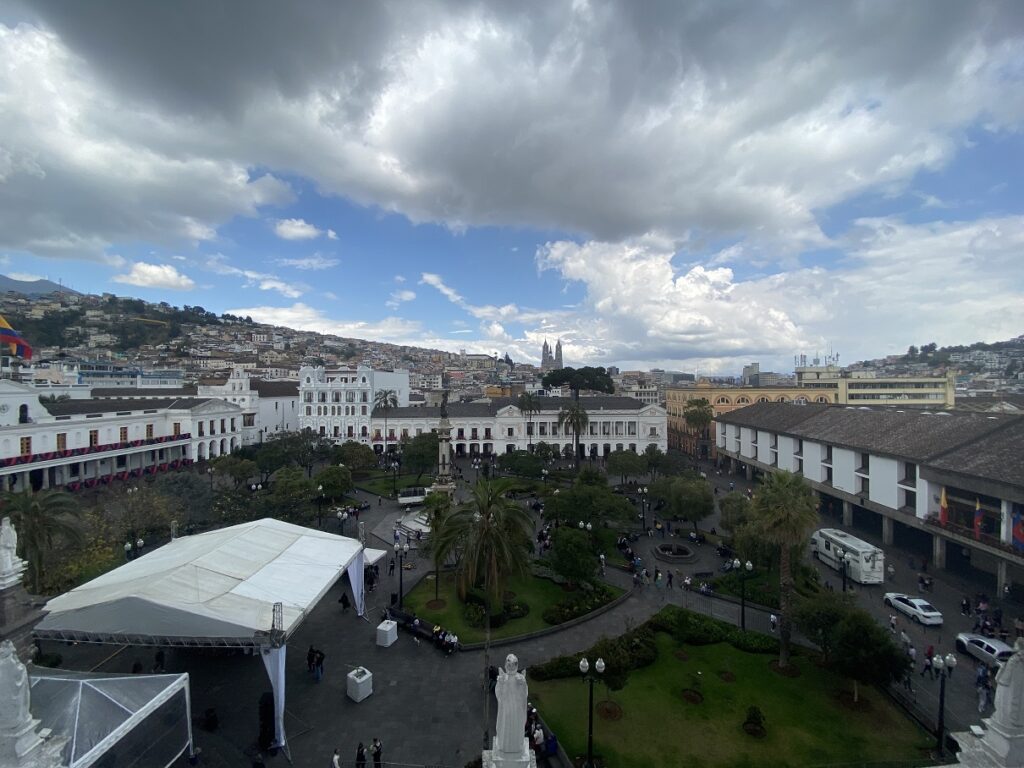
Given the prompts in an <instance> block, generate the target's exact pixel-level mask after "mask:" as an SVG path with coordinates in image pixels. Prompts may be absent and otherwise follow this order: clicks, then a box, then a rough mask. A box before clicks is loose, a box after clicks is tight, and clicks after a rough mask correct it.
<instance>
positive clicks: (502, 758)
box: [482, 736, 537, 768]
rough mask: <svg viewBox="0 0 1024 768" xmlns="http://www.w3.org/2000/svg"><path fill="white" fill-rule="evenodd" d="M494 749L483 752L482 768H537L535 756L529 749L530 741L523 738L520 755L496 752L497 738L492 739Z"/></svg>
mask: <svg viewBox="0 0 1024 768" xmlns="http://www.w3.org/2000/svg"><path fill="white" fill-rule="evenodd" d="M493 746H494V748H493V749H485V750H484V751H483V755H482V759H483V768H537V755H536V754H534V752H533V750H532V749H530V740H529V739H528V738H526V737H525V736H523V751H522V752H520V753H512V752H501V751H499V750H498V737H497V736H495V737H494V744H493Z"/></svg>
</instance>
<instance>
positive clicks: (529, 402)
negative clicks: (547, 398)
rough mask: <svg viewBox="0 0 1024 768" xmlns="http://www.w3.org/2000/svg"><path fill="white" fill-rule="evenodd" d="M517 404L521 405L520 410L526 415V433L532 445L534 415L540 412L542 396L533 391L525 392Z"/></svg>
mask: <svg viewBox="0 0 1024 768" xmlns="http://www.w3.org/2000/svg"><path fill="white" fill-rule="evenodd" d="M516 405H518V406H519V410H520V411H521V412H522V414H523V416H525V417H526V424H527V428H526V434H527V436H528V439H529V443H530V445H533V429H532V427H533V417H534V415H535V414H538V413H540V398H539V397H537V395H535V394H533V393H532V392H523V394H521V395H520V396H519V400H518V401H517V402H516Z"/></svg>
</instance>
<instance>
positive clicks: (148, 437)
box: [146, 424, 153, 440]
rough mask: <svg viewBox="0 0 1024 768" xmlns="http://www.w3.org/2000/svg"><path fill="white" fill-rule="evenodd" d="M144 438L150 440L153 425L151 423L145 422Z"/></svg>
mask: <svg viewBox="0 0 1024 768" xmlns="http://www.w3.org/2000/svg"><path fill="white" fill-rule="evenodd" d="M146 439H147V440H152V439H153V425H152V424H147V425H146Z"/></svg>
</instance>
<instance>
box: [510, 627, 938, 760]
mask: <svg viewBox="0 0 1024 768" xmlns="http://www.w3.org/2000/svg"><path fill="white" fill-rule="evenodd" d="M657 642H658V660H657V661H656V662H655V663H654V664H652V665H651V666H650V667H647V668H644V669H640V670H636V671H634V672H633V673H632V674H631V675H630V678H629V681H628V682H627V684H626V687H625V688H623V689H622V690H621V691H617V692H613V693H611V694H610V695H609V693H608V692H607V691H606V690H604V689H602V688H599V687H595V690H594V699H595V703H597V702H600V701H602V700H605V699H608V698H610V699H611V700H612V701H614V702H616V703H618V704H619V705H620V706H621V707H622V710H623V716H622V719H621V720H618V721H606V720H602V719H601V718H599V717H598V716H597V715H595V722H594V751H595V753H597V754H600V755H603V756H604V757H605V759H606V761H607V763H606V764H608V765H612V766H616V768H630V767H635V768H648V767H649V766H671V765H685V766H687V768H741V767H743V768H747V767H749V768H753V767H754V766H758V768H760V767H762V766H772V767H773V768H774V767H777V768H782V767H783V766H808V765H829V764H844V765H846V764H852V763H855V762H861V761H864V762H874V761H877V762H878V764H879V765H881V764H882V762H883V761H892V762H893V763H897V762H899V761H911V760H918V759H921V758H924V757H927V752H926V750H927V748H928V746H929V745H931V743H932V737H931V736H929V735H928V734H926V733H925V732H924V731H922V730H921V729H919V728H918V727H917V726H916V725H914V724H913V723H912V722H910V721H909V720H908V719H907V718H906V717H905V716H903V715H902V714H901V713H900V712H899V711H898V710H897V709H896V708H895V707H894V706H893V705H892V704H891V703H889V702H888V700H886V699H885V698H884V697H883V696H882V695H881V694H879V693H878V692H877V691H875V690H874V689H865V688H864V687H863V686H861V700H862V701H866V702H868V704H867V708H866V709H865V710H864V711H852V710H850V709H849V708H847V707H845V706H844V705H843V704H841V703H840V702H839V700H838V693H839V692H840V691H847V690H850V685H849V684H848V683H847V681H845V680H843V679H841V678H839V677H837V676H836V675H834V674H832V673H831V672H828V671H826V670H823V669H821V668H819V667H818V666H816V665H815V664H814V662H813V661H812V660H810V659H808V658H804V657H800V658H797V659H795V660H794V663H795V664H796V665H797V666H798V667H799V668H800V670H801V673H802V674H801V675H800V677H797V678H788V677H782V676H780V675H779V674H777V673H775V672H773V671H772V670H771V669H770V667H769V662H770V661H771V660H772V659H773V658H775V657H774V656H767V655H763V654H750V653H744V652H742V651H737V650H736V649H735V648H733V647H732V646H730V645H728V644H727V643H719V644H716V645H707V646H700V647H691V646H687V647H685V652H686V654H688V656H689V658H688V659H687V660H686V661H681V660H680V659H678V658H677V657H676V656H675V654H674V652H675V651H676V649H677V648H678V647H679V646H678V645H677V644H676V642H675V640H673V639H672V638H671V637H669V636H668V635H665V634H659V635H658V638H657ZM591 662H593V660H591ZM720 671H726V672H731V673H732V674H733V675H734V676H735V682H731V683H730V682H725V681H723V680H722V679H721V678H720V677H719V675H718V673H719V672H720ZM698 673H701V674H699V675H698ZM698 680H699V682H697V681H698ZM686 688H698V689H699V690H700V692H701V693H702V694H703V696H704V701H703V702H702V703H700V704H691V703H689V702H687V701H684V700H683V698H682V696H681V691H682V690H683V689H686ZM530 697H531V699H532V700H533V701H534V702H535V703H536V704H537V706H538V708H539V709H540V713H541V715H542V716H543V718H544V720H545V721H546V722H547V723H548V725H549V726H550V727H551V728H552V729H553V730H554V732H555V735H556V736H557V737H558V738H559V740H560V741H561V742H562V744H563V745H564V746H565V748H566V751H567V752H568V753H569V755H570V756H574V755H581V754H585V752H586V746H587V696H586V689H585V688H584V686H583V685H581V683H580V681H579V680H576V679H566V680H551V681H545V682H536V681H531V682H530ZM752 705H754V706H758V707H760V709H761V711H762V712H763V713H764V716H765V728H766V730H767V735H766V736H765V738H763V739H756V738H754V737H751V736H748V735H747V734H746V733H745V732H744V731H743V730H742V723H743V720H744V719H745V717H746V712H747V708H748V707H750V706H752ZM922 750H925V751H922Z"/></svg>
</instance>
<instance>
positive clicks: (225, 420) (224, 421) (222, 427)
mask: <svg viewBox="0 0 1024 768" xmlns="http://www.w3.org/2000/svg"><path fill="white" fill-rule="evenodd" d="M227 422H228V420H227V419H221V420H220V433H221V434H222V435H223V434H224V433H225V432H227V430H226V429H225V428H224V425H225V424H227Z"/></svg>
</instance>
